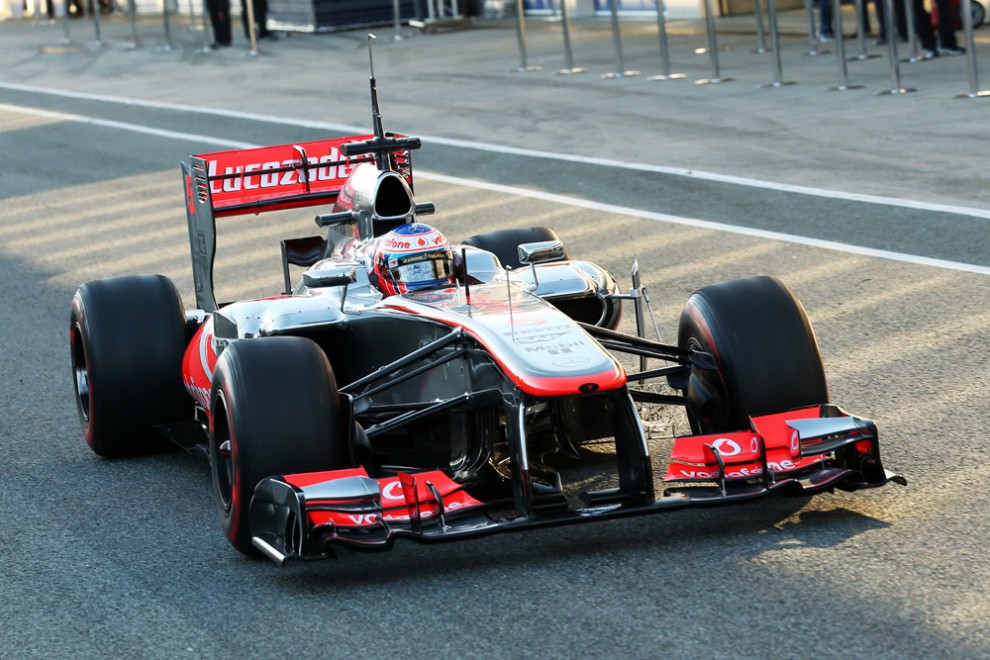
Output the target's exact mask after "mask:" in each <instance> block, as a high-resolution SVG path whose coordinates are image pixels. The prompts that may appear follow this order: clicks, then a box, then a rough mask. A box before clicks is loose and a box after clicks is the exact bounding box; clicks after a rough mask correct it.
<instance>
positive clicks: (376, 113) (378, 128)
mask: <svg viewBox="0 0 990 660" xmlns="http://www.w3.org/2000/svg"><path fill="white" fill-rule="evenodd" d="M377 38H378V37H376V36H375V35H373V34H371V33H370V32H369V33H368V68H369V69H370V70H371V78H369V82H370V83H371V126H372V128H373V129H374V131H375V139H377V140H384V139H385V126H384V124H382V111H381V108H380V106H379V104H378V82H377V81H376V80H375V56H374V50H373V49H372V48H371V42H372V41H374V40H375V39H377ZM383 156H384V154H381V153H377V154H375V165H377V166H378V169H380V170H384V169H386V168H384V167H382V160H383Z"/></svg>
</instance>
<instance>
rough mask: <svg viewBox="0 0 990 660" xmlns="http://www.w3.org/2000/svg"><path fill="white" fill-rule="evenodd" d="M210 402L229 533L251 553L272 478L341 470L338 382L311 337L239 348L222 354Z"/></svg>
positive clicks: (215, 464)
mask: <svg viewBox="0 0 990 660" xmlns="http://www.w3.org/2000/svg"><path fill="white" fill-rule="evenodd" d="M210 401H211V402H212V405H211V410H212V414H211V419H210V459H211V460H210V462H211V465H212V473H213V487H214V492H215V494H216V498H217V504H218V506H219V510H220V521H221V524H222V525H223V530H224V534H225V535H226V536H227V540H228V541H230V543H231V545H233V546H234V547H235V548H237V549H238V550H239V551H240V552H242V553H244V554H256V551H255V549H254V547H253V546H252V545H251V536H252V534H251V529H250V522H249V511H250V504H251V497H252V496H253V495H254V489H255V486H256V485H257V484H258V482H259V481H261V480H262V479H264V478H265V477H269V476H272V475H276V474H293V473H296V472H317V471H321V470H331V469H334V468H338V467H340V466H341V462H342V461H343V460H345V459H346V457H347V451H346V449H347V448H346V435H345V434H344V433H343V432H342V429H341V415H340V402H339V399H338V395H337V383H336V380H335V379H334V376H333V370H332V369H331V368H330V363H329V361H328V360H327V357H326V355H325V354H324V353H323V351H322V350H321V349H320V347H319V346H317V345H316V343H314V342H313V341H311V340H309V339H306V338H303V337H265V338H259V339H244V340H240V341H237V342H234V343H232V344H231V345H230V346H228V347H227V349H226V350H225V351H224V352H223V353H222V354H221V355H220V359H219V360H218V361H217V366H216V370H215V372H214V377H213V387H212V394H211V398H210Z"/></svg>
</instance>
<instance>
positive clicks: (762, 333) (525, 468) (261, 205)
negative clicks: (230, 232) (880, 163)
mask: <svg viewBox="0 0 990 660" xmlns="http://www.w3.org/2000/svg"><path fill="white" fill-rule="evenodd" d="M371 92H372V109H373V113H372V115H373V122H374V133H373V134H371V135H364V136H356V137H347V138H340V139H326V140H318V141H314V142H307V143H301V144H290V145H282V146H273V147H265V148H260V149H248V150H241V151H226V152H219V153H210V154H204V155H199V156H193V157H191V158H190V160H189V162H188V163H183V165H182V177H183V183H184V186H185V196H186V211H187V215H188V225H189V239H190V247H191V251H192V263H193V276H194V284H195V292H196V308H195V309H190V310H187V309H185V308H184V307H183V303H182V301H181V299H180V297H179V294H178V293H177V291H176V288H175V286H174V285H173V284H172V282H171V281H170V280H168V279H167V278H165V277H163V276H160V275H144V276H129V277H118V278H112V279H106V280H99V281H94V282H89V283H87V284H84V285H82V286H81V287H80V288H79V289H78V291H77V292H76V294H75V297H74V298H73V300H72V310H71V317H70V324H69V337H70V344H71V353H72V367H73V372H74V381H75V392H76V401H77V403H78V408H79V414H80V418H81V420H82V426H83V430H84V433H85V437H86V441H87V442H88V444H89V446H90V447H91V448H92V450H93V451H94V452H96V453H97V454H99V455H101V456H108V457H115V456H125V455H135V454H140V453H146V452H150V451H155V450H158V449H159V448H160V447H161V446H162V445H166V446H169V445H170V443H169V442H168V441H171V442H174V443H177V444H179V445H180V446H182V447H185V448H187V449H190V450H194V449H200V450H202V451H203V452H204V453H205V454H206V455H207V456H208V457H209V461H210V463H211V467H212V478H213V485H214V489H215V492H216V498H217V503H218V506H219V511H220V517H221V520H222V523H223V528H224V531H225V533H226V536H227V538H228V540H229V541H230V542H231V543H232V544H233V545H234V546H235V547H236V548H237V549H238V550H240V551H241V552H243V553H257V552H259V551H260V552H261V553H263V554H264V555H266V556H267V557H269V558H270V559H272V560H274V561H275V562H276V563H278V564H280V565H281V564H283V563H284V562H286V561H287V560H290V559H296V558H302V559H316V558H323V557H328V556H332V555H333V554H334V549H335V548H336V547H338V546H351V547H356V548H363V549H375V548H383V547H389V546H391V544H392V543H393V542H394V541H395V540H396V539H397V538H410V539H415V540H419V541H446V540H455V539H465V538H470V537H478V536H481V535H486V534H491V533H495V532H501V531H510V530H520V529H526V528H532V527H539V526H547V525H554V524H565V523H577V522H586V521H592V520H598V519H605V518H610V517H616V516H624V515H632V514H644V513H651V512H657V511H665V510H671V509H677V508H681V507H689V506H706V505H713V504H728V503H732V502H740V501H746V500H751V499H753V498H757V497H761V496H764V495H768V494H771V493H781V492H786V493H793V494H808V493H816V492H821V491H826V490H832V489H835V488H839V489H842V490H847V491H852V490H856V489H860V488H871V487H877V486H882V485H885V484H887V483H888V482H890V481H896V482H898V483H901V484H904V483H906V482H905V480H904V479H903V478H902V477H900V476H898V475H895V474H893V473H891V472H888V471H886V470H884V468H883V467H882V465H881V461H880V451H879V443H878V437H877V429H876V426H875V425H874V424H873V423H872V422H871V421H869V420H866V419H861V418H858V417H854V416H851V415H849V414H847V413H845V412H843V411H842V410H841V409H839V408H838V407H836V406H834V405H831V404H829V402H828V391H827V387H826V380H825V374H824V370H823V367H822V361H821V357H820V354H819V350H818V345H817V342H816V339H815V335H814V333H813V331H812V329H811V326H810V324H809V322H808V319H807V317H806V315H805V312H804V309H803V308H802V306H801V304H800V303H799V302H798V300H797V299H796V298H795V296H794V295H793V294H792V292H791V291H790V290H789V289H788V288H787V287H786V286H785V285H784V284H782V283H781V282H779V281H777V280H775V279H772V278H769V277H754V278H749V279H743V280H735V281H730V282H725V283H721V284H716V285H713V286H708V287H705V288H703V289H701V290H700V291H698V292H696V293H695V294H694V295H692V296H691V297H690V299H689V300H688V302H687V304H686V306H685V307H684V311H683V313H682V315H681V318H680V326H679V331H678V338H677V344H676V345H666V344H662V343H660V342H659V341H658V340H654V339H647V338H646V337H645V336H644V335H645V334H646V333H645V330H644V329H645V327H646V323H647V315H648V314H652V311H651V310H650V309H649V306H648V299H647V297H646V292H645V289H644V288H643V287H642V286H641V285H640V284H639V281H638V275H635V274H634V277H633V287H632V289H631V291H630V292H629V293H622V292H620V289H619V286H618V285H617V283H616V281H615V279H613V277H612V276H611V275H610V274H609V273H607V272H606V271H605V270H604V269H602V268H601V267H599V266H597V265H595V264H592V263H589V262H586V261H580V260H573V259H570V258H569V256H568V254H567V251H566V249H565V248H564V245H563V243H562V242H561V241H560V240H559V238H558V237H557V235H556V234H555V233H554V232H553V231H552V230H550V229H547V228H542V227H530V228H523V229H510V230H502V231H493V232H488V233H481V234H478V235H476V236H473V237H471V238H469V239H467V240H465V241H464V242H463V244H460V245H450V244H448V242H447V240H446V238H445V237H444V236H443V235H442V234H441V233H440V232H439V231H438V230H436V229H435V228H433V227H431V226H429V225H425V224H423V223H421V222H420V221H419V219H420V217H421V216H424V215H427V214H429V213H432V212H433V210H434V209H433V205H432V204H430V203H423V202H417V201H415V198H414V195H413V179H412V162H411V156H410V153H411V150H413V149H416V148H418V147H419V146H420V144H419V140H418V139H415V138H409V137H404V136H401V135H396V134H391V133H386V132H385V131H384V128H383V126H382V121H381V115H380V112H379V109H378V100H377V92H376V89H375V78H374V72H373V70H372V75H371ZM313 205H322V206H325V207H329V208H332V211H331V212H330V213H326V214H322V215H319V216H317V218H316V221H317V224H318V225H319V226H320V227H322V228H324V229H325V230H326V231H325V234H323V235H319V236H313V237H308V238H294V239H287V240H284V241H282V244H281V247H282V267H283V274H284V280H285V290H284V291H283V292H282V293H281V294H280V295H276V296H273V297H268V298H263V299H258V300H245V301H241V302H233V303H229V304H226V305H219V304H218V303H217V300H216V297H215V294H214V289H213V265H214V254H215V238H216V221H217V220H218V219H221V220H222V219H223V218H225V217H229V216H233V215H237V214H246V213H254V214H264V213H266V212H268V211H272V210H284V209H294V208H303V207H309V206H313ZM330 205H332V207H330ZM290 265H295V266H297V267H302V268H305V271H304V272H303V273H302V277H301V281H300V282H299V283H298V284H296V285H295V286H294V287H293V286H292V282H291V278H290ZM624 301H625V304H629V305H631V306H632V307H633V308H634V311H635V314H636V325H637V329H638V333H637V334H636V335H631V334H624V333H621V332H619V331H618V330H617V328H618V327H619V322H620V314H621V311H622V306H623V304H624ZM623 356H625V357H623ZM621 359H625V360H626V361H627V362H630V363H636V362H637V361H638V364H639V369H638V371H636V372H635V373H628V371H629V370H627V368H626V367H624V366H623V364H622V362H621ZM651 363H652V364H651ZM651 383H659V384H661V385H662V387H659V388H651V387H649V385H650V384H651ZM655 406H667V407H670V406H674V407H680V408H682V409H684V410H685V411H686V414H687V419H688V420H689V422H690V426H691V430H692V434H691V435H686V436H683V437H676V438H671V441H672V448H673V449H672V455H671V459H670V462H669V464H668V467H667V471H666V474H665V475H664V477H663V488H662V489H661V490H660V491H659V492H658V484H657V483H656V481H655V479H654V474H653V472H654V468H653V464H652V462H651V452H650V447H649V443H648V441H647V437H646V435H645V433H644V429H643V425H642V422H641V417H640V414H639V411H640V410H642V409H643V408H644V407H645V408H650V407H655ZM166 439H167V440H166Z"/></svg>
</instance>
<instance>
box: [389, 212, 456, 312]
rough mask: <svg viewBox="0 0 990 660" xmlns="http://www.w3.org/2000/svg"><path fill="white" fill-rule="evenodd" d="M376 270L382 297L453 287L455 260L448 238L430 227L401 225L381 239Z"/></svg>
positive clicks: (412, 224) (418, 224)
mask: <svg viewBox="0 0 990 660" xmlns="http://www.w3.org/2000/svg"><path fill="white" fill-rule="evenodd" d="M372 269H373V270H374V273H375V276H376V277H377V279H378V287H379V288H380V289H381V290H382V293H384V294H385V295H388V296H394V295H396V294H399V293H406V292H407V291H412V290H414V289H420V288H424V287H437V286H446V285H449V284H453V281H454V257H453V253H452V252H451V250H450V245H449V244H448V243H447V238H446V237H445V236H444V235H443V234H441V233H440V232H439V231H438V230H437V229H434V228H433V227H431V226H430V225H425V224H421V223H411V224H404V225H399V226H398V227H396V228H395V229H393V230H391V231H390V232H388V233H387V234H384V235H383V236H382V237H381V238H379V239H378V244H377V246H376V247H375V254H374V256H373V257H372Z"/></svg>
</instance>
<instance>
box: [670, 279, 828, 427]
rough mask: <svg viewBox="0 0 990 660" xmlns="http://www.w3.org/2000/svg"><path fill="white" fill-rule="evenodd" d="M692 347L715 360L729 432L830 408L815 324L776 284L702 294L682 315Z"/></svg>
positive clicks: (753, 282) (744, 284) (731, 285)
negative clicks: (753, 419)
mask: <svg viewBox="0 0 990 660" xmlns="http://www.w3.org/2000/svg"><path fill="white" fill-rule="evenodd" d="M692 339H693V340H694V341H696V342H697V343H698V344H700V347H701V350H706V351H708V352H710V353H712V355H713V357H714V358H715V361H716V363H717V365H718V369H719V372H720V373H721V375H722V380H723V382H724V385H725V390H726V397H727V402H726V403H727V410H728V419H727V427H726V428H724V429H707V431H710V432H722V431H732V430H743V429H747V428H749V417H750V416H753V415H764V414H769V413H775V412H783V411H785V410H791V409H795V408H800V407H803V406H808V405H816V404H823V403H827V402H828V386H827V383H826V379H825V371H824V367H823V365H822V359H821V353H820V351H819V348H818V341H817V339H816V337H815V333H814V331H813V330H812V327H811V323H810V321H809V320H808V317H807V315H806V313H805V311H804V308H803V307H802V306H801V303H800V302H799V301H798V299H797V298H796V297H795V296H794V294H793V293H792V292H791V290H790V289H789V288H787V286H786V285H784V284H783V283H782V282H780V281H779V280H777V279H775V278H771V277H753V278H747V279H742V280H733V281H730V282H724V283H721V284H717V285H713V286H709V287H705V288H703V289H701V290H699V291H697V292H696V293H695V294H694V295H692V296H691V298H690V299H689V300H688V302H687V304H686V305H685V307H684V311H683V312H682V313H681V319H680V324H679V328H678V345H679V346H681V347H684V348H687V347H689V346H690V345H691V343H692Z"/></svg>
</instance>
